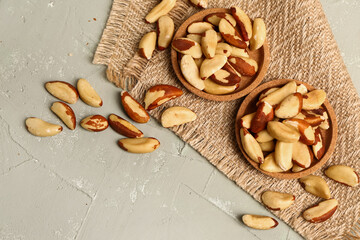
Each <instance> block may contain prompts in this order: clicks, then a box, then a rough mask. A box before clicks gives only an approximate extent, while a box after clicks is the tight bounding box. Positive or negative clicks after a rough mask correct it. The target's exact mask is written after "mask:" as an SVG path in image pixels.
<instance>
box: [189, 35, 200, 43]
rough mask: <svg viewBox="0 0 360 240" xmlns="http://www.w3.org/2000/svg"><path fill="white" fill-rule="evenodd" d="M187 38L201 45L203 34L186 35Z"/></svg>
mask: <svg viewBox="0 0 360 240" xmlns="http://www.w3.org/2000/svg"><path fill="white" fill-rule="evenodd" d="M186 38H189V39H191V40H194V41H195V42H197V43H199V44H201V38H202V34H201V33H189V34H188V35H186Z"/></svg>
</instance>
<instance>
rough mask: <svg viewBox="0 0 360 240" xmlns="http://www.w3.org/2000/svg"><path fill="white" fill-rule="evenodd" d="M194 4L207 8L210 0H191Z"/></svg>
mask: <svg viewBox="0 0 360 240" xmlns="http://www.w3.org/2000/svg"><path fill="white" fill-rule="evenodd" d="M190 2H191V3H192V4H194V5H195V6H197V7H201V8H207V5H208V0H190Z"/></svg>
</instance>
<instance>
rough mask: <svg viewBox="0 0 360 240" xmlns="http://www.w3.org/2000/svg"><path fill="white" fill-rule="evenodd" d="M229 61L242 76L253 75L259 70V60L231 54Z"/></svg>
mask: <svg viewBox="0 0 360 240" xmlns="http://www.w3.org/2000/svg"><path fill="white" fill-rule="evenodd" d="M229 63H230V64H231V66H232V67H233V68H234V69H235V70H236V71H237V72H239V73H240V74H241V75H242V76H249V77H252V76H254V75H255V74H256V72H257V71H258V64H257V62H256V61H255V60H254V59H251V58H246V57H234V56H230V57H229Z"/></svg>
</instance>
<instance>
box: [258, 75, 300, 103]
mask: <svg viewBox="0 0 360 240" xmlns="http://www.w3.org/2000/svg"><path fill="white" fill-rule="evenodd" d="M295 92H296V82H295V81H291V82H289V83H287V84H285V85H284V86H282V87H281V88H280V89H277V90H276V91H274V92H272V93H270V94H269V95H267V96H266V97H264V98H263V99H261V100H260V101H259V102H268V103H270V104H271V105H273V106H274V105H277V104H279V103H281V101H282V100H284V98H286V97H287V96H289V95H290V94H293V93H295Z"/></svg>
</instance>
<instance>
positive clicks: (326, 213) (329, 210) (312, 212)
mask: <svg viewBox="0 0 360 240" xmlns="http://www.w3.org/2000/svg"><path fill="white" fill-rule="evenodd" d="M338 205H339V202H338V200H336V199H330V200H325V201H322V202H320V203H319V204H317V205H315V206H313V207H310V208H308V209H307V210H305V211H304V212H303V217H304V218H305V220H306V221H309V222H311V223H320V222H324V221H326V220H327V219H329V218H330V217H331V216H332V215H333V214H334V213H335V211H336V209H337V207H338Z"/></svg>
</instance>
